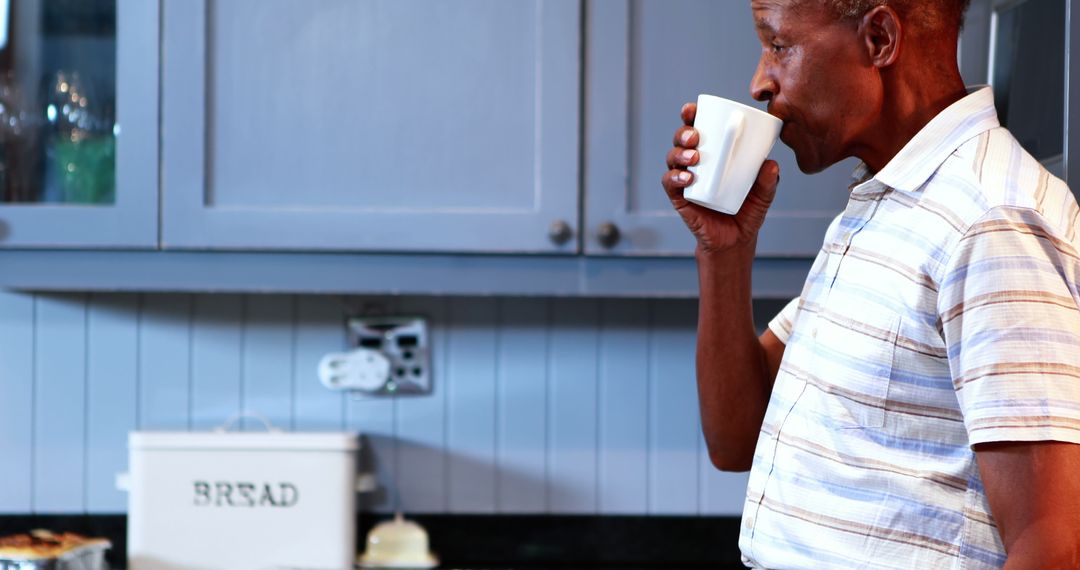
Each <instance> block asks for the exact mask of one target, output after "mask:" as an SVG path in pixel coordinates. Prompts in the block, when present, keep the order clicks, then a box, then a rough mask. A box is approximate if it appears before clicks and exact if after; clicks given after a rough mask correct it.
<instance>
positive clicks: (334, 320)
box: [291, 296, 345, 431]
mask: <svg viewBox="0 0 1080 570" xmlns="http://www.w3.org/2000/svg"><path fill="white" fill-rule="evenodd" d="M344 324H345V318H344V316H343V313H342V304H341V302H340V301H339V299H338V298H337V297H311V296H304V297H299V298H298V299H297V300H296V333H295V334H296V337H295V338H296V354H295V359H294V361H293V369H292V371H291V372H292V377H293V380H292V382H293V389H294V390H295V395H294V396H293V400H292V405H293V413H292V416H293V418H294V421H295V424H294V425H293V427H294V429H296V430H298V431H338V430H343V429H345V395H344V394H343V393H340V392H332V391H330V390H327V389H326V388H324V387H323V385H322V384H321V383H320V382H319V377H318V374H317V373H316V370H317V369H318V366H319V361H320V360H322V357H323V356H324V355H326V353H328V352H335V351H339V350H344V349H345V332H344Z"/></svg>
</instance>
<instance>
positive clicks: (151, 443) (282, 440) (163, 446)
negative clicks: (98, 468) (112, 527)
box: [128, 431, 360, 451]
mask: <svg viewBox="0 0 1080 570" xmlns="http://www.w3.org/2000/svg"><path fill="white" fill-rule="evenodd" d="M359 447H360V444H359V441H358V438H357V434H356V433H352V432H289V433H286V432H221V431H202V432H186V431H184V432H179V431H137V432H131V433H129V434H128V448H129V449H133V450H136V449H137V450H144V451H149V450H172V451H180V450H189V451H206V450H220V451H356V450H357V449H359Z"/></svg>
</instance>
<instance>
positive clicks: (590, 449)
mask: <svg viewBox="0 0 1080 570" xmlns="http://www.w3.org/2000/svg"><path fill="white" fill-rule="evenodd" d="M781 306H782V303H760V304H758V305H757V310H758V318H759V321H760V322H761V323H764V322H765V321H767V319H768V318H769V317H771V316H772V314H773V313H775V311H777V310H779V308H780V307H781ZM361 313H364V314H392V313H400V314H409V315H421V316H426V317H428V318H429V326H430V329H429V330H430V337H431V343H432V346H431V348H432V373H433V377H434V390H433V392H432V393H431V394H430V395H425V396H398V397H392V398H372V397H352V396H349V395H346V394H341V393H335V392H330V391H328V390H325V389H324V388H323V387H322V386H321V385H320V384H319V382H318V379H317V377H316V374H315V368H316V365H317V363H318V361H319V359H321V358H322V356H323V355H325V354H326V353H328V352H336V351H340V350H342V349H344V348H346V346H345V345H346V344H347V343H346V334H345V320H346V318H347V317H348V316H350V315H355V314H361ZM695 323H696V303H694V302H692V301H685V300H633V299H565V298H488V297H472V298H459V297H446V298H437V297H389V296H388V297H362V298H360V297H333V296H287V295H169V294H144V295H132V294H94V295H90V296H86V295H78V294H63V295H57V294H33V293H20V292H3V291H0V396H2V397H3V398H4V403H5V404H6V408H7V411H6V412H5V414H0V453H2V454H3V457H4V458H5V464H6V465H8V466H9V467H8V468H5V469H3V470H0V512H4V513H34V512H40V513H59V512H71V513H78V512H93V513H110V512H123V511H124V510H125V508H126V504H127V501H126V499H127V498H126V496H125V495H124V494H123V493H120V492H118V491H116V490H115V488H114V475H115V473H116V472H118V471H124V470H126V465H127V432H128V431H130V430H132V429H168V430H188V429H195V430H205V429H210V428H212V427H215V426H217V425H220V424H221V423H222V422H224V421H225V420H226V419H227V418H228V417H229V416H231V415H233V414H235V413H237V412H239V411H241V410H245V409H250V410H253V411H257V412H259V413H262V414H264V415H266V416H268V417H269V418H270V419H271V420H272V421H273V422H274V423H275V424H278V425H279V426H281V427H285V428H290V429H294V430H338V429H347V430H351V431H357V432H360V433H362V434H363V441H364V444H365V446H364V449H363V452H362V459H361V466H362V468H363V469H365V470H372V471H374V472H375V473H376V474H377V476H378V478H379V482H380V485H381V486H382V489H381V491H380V492H379V493H375V494H371V495H368V496H365V497H364V499H363V501H362V503H361V504H362V508H364V509H368V510H375V511H379V512H388V511H391V510H394V509H396V508H401V509H403V510H405V511H406V512H411V513H534V514H535V513H552V514H571V513H580V514H657V515H659V514H678V515H697V514H707V515H737V514H738V513H739V512H740V511H741V508H742V502H743V494H744V492H745V485H746V476H745V475H744V474H734V475H731V474H721V473H717V472H716V471H715V470H714V469H713V468H712V467H711V466H710V465H709V464H708V458H707V455H706V452H705V449H704V445H703V443H702V438H701V435H700V432H699V430H700V428H699V421H698V408H697V400H696V386H695V381H694V358H693V356H694V338H695ZM244 427H245V429H261V427H259V426H258V425H257V424H256V423H253V422H250V421H249V422H246V423H245V426H244Z"/></svg>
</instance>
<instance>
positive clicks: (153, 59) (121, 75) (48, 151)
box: [0, 0, 159, 248]
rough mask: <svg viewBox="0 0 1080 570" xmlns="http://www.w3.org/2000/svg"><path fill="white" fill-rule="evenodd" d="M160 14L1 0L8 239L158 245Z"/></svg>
mask: <svg viewBox="0 0 1080 570" xmlns="http://www.w3.org/2000/svg"><path fill="white" fill-rule="evenodd" d="M158 10H159V8H158V4H157V2H152V1H148V0H0V247H2V248H84V247H85V248H154V247H156V246H157V207H158V201H157V196H158V192H157V173H158V132H157V130H158V126H157V125H158V120H157V116H158V64H159V63H158V62H159V47H158V46H159V41H158V35H159V34H158Z"/></svg>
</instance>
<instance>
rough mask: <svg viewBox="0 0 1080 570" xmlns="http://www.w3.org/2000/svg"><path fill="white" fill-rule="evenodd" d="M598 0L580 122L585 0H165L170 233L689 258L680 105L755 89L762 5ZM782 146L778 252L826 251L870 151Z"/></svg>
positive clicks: (590, 7) (226, 242)
mask: <svg viewBox="0 0 1080 570" xmlns="http://www.w3.org/2000/svg"><path fill="white" fill-rule="evenodd" d="M585 12H586V14H585V18H586V24H585V25H586V27H585V30H584V38H585V42H586V48H585V52H584V78H585V80H584V81H585V89H584V94H585V102H584V111H585V112H584V117H582V116H581V113H580V112H579V107H581V103H580V95H581V92H582V86H581V85H580V81H579V78H580V77H581V75H582V53H581V46H580V43H581V39H582V38H581V36H582V34H581V32H582V27H581V25H582V23H581V17H582V3H581V2H574V1H569V0H561V1H554V0H534V1H519V2H505V1H498V0H456V1H455V2H446V3H424V2H418V1H415V0H414V1H410V2H390V1H378V0H373V1H367V2H351V1H348V0H332V1H326V2H320V3H317V4H311V3H303V2H296V1H295V0H233V1H230V2H214V1H212V0H210V1H197V2H192V1H179V0H170V1H166V2H165V18H164V21H165V26H164V35H165V37H164V43H165V50H164V52H165V53H164V65H163V76H164V85H165V92H164V95H163V98H164V109H163V122H164V129H165V133H166V136H167V140H168V141H169V143H170V144H167V145H166V146H165V148H164V150H163V152H164V156H163V159H164V175H163V211H162V225H163V227H162V247H163V248H165V249H260V250H298V249H299V250H324V251H325V250H331V251H332V250H352V251H428V252H431V251H448V252H468V253H477V252H499V253H578V252H584V253H586V254H595V255H665V256H666V255H677V256H688V255H690V253H691V252H692V251H693V242H692V238H691V236H690V235H689V233H688V232H687V231H686V230H685V228H684V227H683V226H682V223H681V222H680V220H679V219H678V217H677V216H676V215H675V214H674V212H673V211H672V209H671V207H670V205H669V204H668V202H667V200H666V197H665V196H664V193H663V191H662V189H661V188H660V184H659V178H660V175H661V174H662V172H663V169H662V168H661V167H662V166H663V157H664V155H665V153H666V152H667V148H669V146H670V138H671V133H672V132H673V130H674V127H675V126H677V124H678V109H679V107H680V105H681V103H682V102H684V101H685V100H687V99H692V98H693V97H694V96H696V94H697V93H699V92H712V93H716V94H719V95H723V96H726V97H731V98H736V99H741V100H747V99H749V94H748V91H749V90H748V85H749V81H750V77H751V75H752V74H753V70H754V64H755V62H756V60H757V56H758V54H759V50H760V47H759V44H758V42H757V39H756V36H755V34H754V29H753V26H752V24H751V17H750V11H749V4H748V3H744V2H741V3H735V2H712V1H709V0H678V1H674V2H659V1H655V0H653V1H649V0H635V1H629V0H590V1H587V2H585ZM672 38H682V40H681V43H679V42H674V41H672ZM583 122H584V125H583V126H584V141H585V144H586V152H585V153H584V166H585V172H586V173H587V174H586V177H585V181H584V182H585V183H584V188H582V187H581V185H580V184H579V169H578V163H579V160H580V159H579V155H580V154H581V153H580V144H579V140H580V138H581V137H580V136H579V133H580V132H581V130H582V123H583ZM775 154H776V156H777V157H778V158H779V160H780V161H781V164H782V168H783V173H784V184H783V190H784V191H783V192H782V193H781V195H780V197H779V198H778V200H777V203H776V206H775V208H774V209H773V211H772V212H771V214H770V216H769V222H768V225H767V226H766V228H765V230H764V231H763V235H762V238H761V240H760V249H761V253H762V255H767V256H794V257H805V256H812V255H813V254H814V253H815V252H816V250H817V248H818V244H819V243H820V240H821V236H822V235H823V234H824V230H825V227H826V226H827V225H828V223H829V221H831V219H832V218H833V216H835V215H836V213H837V212H838V211H840V210H841V209H842V208H843V205H844V203H845V196H846V188H847V184H848V175H849V173H850V171H851V168H852V166H853V164H847V163H845V164H844V165H841V166H837V167H835V168H833V169H831V170H829V171H828V172H827V173H825V174H822V175H818V176H814V177H808V176H805V175H803V174H801V173H799V172H798V170H797V168H796V167H795V164H794V158H793V156H792V155H791V153H790V151H788V150H787V149H786V148H782V147H781V146H779V145H778V148H777V151H776V152H775ZM582 192H583V194H582ZM579 203H584V206H585V207H584V212H579V208H578V207H579ZM579 220H581V222H580V224H581V225H582V227H583V228H584V233H583V234H582V235H581V236H580V237H579V236H578V235H577V234H578V233H579V232H578V226H579ZM579 239H580V244H579ZM579 247H580V249H579Z"/></svg>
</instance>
